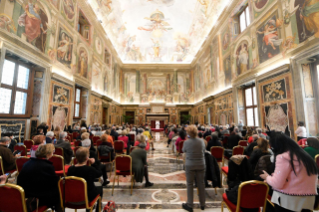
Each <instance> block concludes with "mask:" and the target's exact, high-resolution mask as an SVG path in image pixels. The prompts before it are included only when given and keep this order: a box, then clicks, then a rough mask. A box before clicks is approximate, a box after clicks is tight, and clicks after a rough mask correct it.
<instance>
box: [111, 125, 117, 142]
mask: <svg viewBox="0 0 319 212" xmlns="http://www.w3.org/2000/svg"><path fill="white" fill-rule="evenodd" d="M115 129H116V128H115V126H113V127H112V130H111V134H110V135H111V136H113V137H114V141H116V140H117V138H118V137H119V134H118V133H117V132H116V130H115Z"/></svg>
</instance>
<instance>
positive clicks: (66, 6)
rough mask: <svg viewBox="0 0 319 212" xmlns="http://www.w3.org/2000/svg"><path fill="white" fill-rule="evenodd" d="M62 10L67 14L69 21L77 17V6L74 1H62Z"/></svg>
mask: <svg viewBox="0 0 319 212" xmlns="http://www.w3.org/2000/svg"><path fill="white" fill-rule="evenodd" d="M62 2H63V3H62V8H63V11H64V13H65V16H66V17H67V18H68V19H69V20H73V18H74V16H75V5H74V3H73V0H62Z"/></svg>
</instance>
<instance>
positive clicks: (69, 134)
mask: <svg viewBox="0 0 319 212" xmlns="http://www.w3.org/2000/svg"><path fill="white" fill-rule="evenodd" d="M68 137H70V141H71V142H73V141H74V137H73V133H68Z"/></svg>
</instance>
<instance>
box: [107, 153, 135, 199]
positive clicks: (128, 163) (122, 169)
mask: <svg viewBox="0 0 319 212" xmlns="http://www.w3.org/2000/svg"><path fill="white" fill-rule="evenodd" d="M114 161H115V162H114V166H115V169H114V180H113V188H112V196H113V192H114V185H115V178H116V176H117V185H118V186H119V184H120V175H122V176H128V175H130V176H131V195H132V191H133V182H134V174H133V172H132V158H131V156H129V155H118V156H116V157H115V160H114Z"/></svg>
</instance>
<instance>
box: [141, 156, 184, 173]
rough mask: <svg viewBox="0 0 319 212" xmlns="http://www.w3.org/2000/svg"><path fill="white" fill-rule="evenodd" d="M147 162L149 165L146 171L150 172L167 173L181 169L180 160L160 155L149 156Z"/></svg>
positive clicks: (181, 162)
mask: <svg viewBox="0 0 319 212" xmlns="http://www.w3.org/2000/svg"><path fill="white" fill-rule="evenodd" d="M147 162H148V165H149V168H148V171H149V172H151V173H158V174H169V173H173V172H176V171H182V170H183V166H182V164H183V161H182V160H175V159H172V158H164V157H160V158H150V159H148V161H147Z"/></svg>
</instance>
